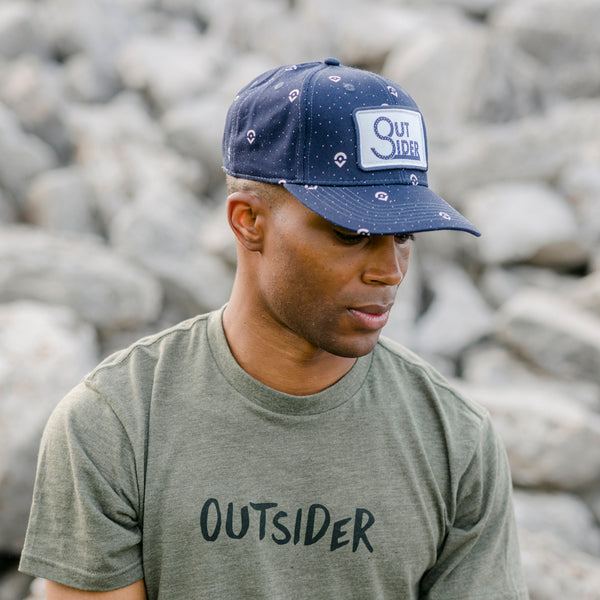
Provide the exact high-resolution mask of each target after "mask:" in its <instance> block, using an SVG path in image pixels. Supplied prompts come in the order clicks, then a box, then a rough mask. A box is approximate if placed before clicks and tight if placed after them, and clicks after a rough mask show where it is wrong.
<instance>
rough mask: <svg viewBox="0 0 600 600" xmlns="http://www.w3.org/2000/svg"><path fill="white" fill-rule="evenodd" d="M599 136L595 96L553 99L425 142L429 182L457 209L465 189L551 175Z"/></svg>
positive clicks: (544, 179) (599, 115) (599, 117)
mask: <svg viewBox="0 0 600 600" xmlns="http://www.w3.org/2000/svg"><path fill="white" fill-rule="evenodd" d="M430 137H431V136H430ZM599 139H600V102H599V101H598V100H597V99H594V100H585V101H584V100H581V101H572V102H569V103H568V104H558V105H556V106H554V107H552V108H551V109H549V110H547V111H545V112H540V113H539V114H535V115H531V116H528V117H523V118H521V119H516V120H514V121H510V122H508V123H504V124H502V125H498V124H492V125H480V126H479V127H474V126H472V125H471V126H469V127H465V128H464V129H463V130H462V131H461V132H460V135H456V136H454V137H453V138H450V139H449V140H447V141H446V142H445V143H438V144H430V145H429V155H430V156H429V161H430V164H431V165H432V169H431V171H432V172H431V173H430V175H431V177H430V185H432V187H433V189H435V190H436V192H437V193H439V194H441V195H442V197H443V198H445V199H446V200H448V201H449V202H450V203H451V204H453V205H454V206H456V207H457V208H459V209H460V207H461V206H462V204H463V198H464V196H465V195H466V194H467V193H468V192H470V191H471V190H473V189H476V188H478V187H482V186H484V185H487V184H490V183H495V182H503V181H517V180H523V181H535V180H540V181H541V182H548V181H553V180H555V179H556V178H557V177H558V175H559V174H560V173H561V171H562V170H563V169H564V168H565V166H566V165H568V164H571V161H572V158H573V156H577V155H578V153H579V150H580V149H581V148H582V147H586V146H589V145H592V146H598V140H599Z"/></svg>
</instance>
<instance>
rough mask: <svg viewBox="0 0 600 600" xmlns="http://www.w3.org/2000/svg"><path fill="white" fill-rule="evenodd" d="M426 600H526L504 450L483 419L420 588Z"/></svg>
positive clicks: (490, 425)
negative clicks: (446, 524) (449, 522)
mask: <svg viewBox="0 0 600 600" xmlns="http://www.w3.org/2000/svg"><path fill="white" fill-rule="evenodd" d="M420 597H422V598H424V599H426V600H464V599H465V598H469V600H484V599H485V600H527V598H528V597H529V596H528V593H527V589H526V586H525V582H524V578H523V573H522V569H521V560H520V552H519V544H518V538H517V527H516V523H515V517H514V509H513V504H512V482H511V476H510V468H509V465H508V460H507V457H506V452H505V450H504V446H503V445H502V443H501V441H500V439H499V438H498V436H497V434H496V432H495V430H494V428H493V427H492V424H491V422H490V420H489V418H488V419H486V420H485V421H484V423H483V425H482V428H481V431H480V436H479V439H478V442H477V443H476V444H475V448H474V451H473V452H472V456H471V460H470V461H469V462H468V466H467V468H466V470H465V471H464V473H463V475H462V477H461V478H460V481H459V482H458V493H457V499H456V507H455V515H454V519H453V522H452V525H451V527H450V530H449V532H448V534H447V536H446V538H445V540H444V543H443V546H442V547H441V549H440V551H439V553H438V557H437V561H436V564H435V565H434V567H433V568H432V569H431V570H430V571H428V573H427V574H426V575H425V577H424V578H423V580H422V582H421V596H420Z"/></svg>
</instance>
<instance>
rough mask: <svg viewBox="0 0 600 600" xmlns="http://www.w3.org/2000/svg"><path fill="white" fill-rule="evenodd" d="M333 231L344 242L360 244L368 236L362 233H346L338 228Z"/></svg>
mask: <svg viewBox="0 0 600 600" xmlns="http://www.w3.org/2000/svg"><path fill="white" fill-rule="evenodd" d="M333 232H334V234H335V237H336V238H337V239H338V240H340V242H343V243H344V244H359V243H360V242H362V241H363V240H364V239H365V237H367V236H365V235H363V234H362V233H346V232H344V231H338V230H337V229H334V230H333Z"/></svg>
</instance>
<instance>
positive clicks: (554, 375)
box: [0, 0, 600, 600]
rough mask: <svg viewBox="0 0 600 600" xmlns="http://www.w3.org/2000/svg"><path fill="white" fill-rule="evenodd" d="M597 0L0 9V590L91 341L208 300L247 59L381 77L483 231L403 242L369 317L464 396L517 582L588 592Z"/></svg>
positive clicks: (218, 283) (599, 454) (596, 477)
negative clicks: (479, 423)
mask: <svg viewBox="0 0 600 600" xmlns="http://www.w3.org/2000/svg"><path fill="white" fill-rule="evenodd" d="M599 30H600V2H599V1H598V0H569V1H568V2H565V1H564V0H414V1H412V2H411V1H409V0H406V1H404V2H403V1H401V0H369V2H367V1H359V0H287V1H284V0H37V1H36V0H2V1H1V2H0V600H15V599H22V598H24V597H26V596H29V598H34V597H35V598H43V590H42V589H41V587H40V582H38V581H35V582H33V585H31V584H32V582H31V580H30V579H29V578H27V577H25V576H23V575H21V574H18V573H17V571H16V560H17V557H18V554H19V552H20V548H21V545H22V542H23V535H24V530H25V524H26V518H27V514H28V509H29V502H30V495H31V487H32V480H33V473H34V466H35V458H36V453H37V448H38V444H39V439H40V435H41V432H42V428H43V425H44V423H45V421H46V419H47V417H48V415H49V413H50V411H51V410H52V408H53V407H54V406H55V404H56V403H57V402H58V401H59V399H60V398H61V397H62V395H63V394H64V393H65V392H66V391H67V390H68V389H70V387H72V386H73V385H74V384H75V383H76V382H77V381H78V380H79V379H80V378H81V377H82V375H83V374H85V373H86V372H87V371H88V370H90V369H91V368H93V366H94V365H95V364H96V363H97V362H98V361H99V360H100V359H101V358H102V357H104V356H106V354H107V353H109V352H111V351H112V350H114V349H117V348H119V347H122V346H124V345H126V344H128V343H130V342H131V341H133V340H134V339H137V338H138V337H140V336H142V335H144V334H146V333H149V332H153V331H157V330H159V329H161V328H163V327H165V326H167V325H170V324H173V323H175V322H177V321H179V320H181V319H183V318H186V317H188V316H191V315H193V314H195V313H198V312H204V311H207V310H209V309H212V308H215V307H218V306H220V305H221V304H222V303H223V302H225V300H226V299H227V296H228V292H229V290H230V287H231V282H232V276H233V272H234V265H235V255H234V246H233V236H232V235H230V234H229V231H228V229H227V226H226V223H225V220H224V212H223V206H224V197H225V195H224V189H223V177H222V173H221V170H220V164H221V162H220V139H221V130H222V126H223V121H224V114H225V111H226V109H227V107H228V105H229V103H230V102H231V100H232V98H233V97H234V95H235V93H236V92H237V91H238V89H239V88H241V87H242V86H243V85H244V84H245V83H246V82H247V81H249V80H250V79H251V78H252V77H254V76H255V75H257V74H258V73H260V72H262V71H264V70H266V69H267V68H270V67H273V66H277V65H279V64H282V63H293V62H302V61H305V60H322V59H324V58H325V57H327V56H335V57H337V58H339V59H341V60H342V62H343V63H345V64H349V65H354V66H358V67H363V68H368V69H371V70H375V71H378V72H380V73H382V74H384V75H386V76H388V77H389V78H391V79H393V80H395V81H397V82H399V83H400V84H401V85H403V86H404V87H405V88H406V89H407V90H408V91H409V92H410V93H411V94H412V95H413V96H414V97H415V99H416V100H417V102H418V103H419V105H420V106H421V108H422V110H423V112H424V115H425V119H426V122H427V125H428V131H429V145H430V165H431V167H430V185H431V186H432V187H433V188H434V189H435V190H436V191H438V192H439V193H440V194H442V195H443V196H444V197H445V198H446V199H447V200H448V201H450V202H451V203H452V204H454V205H455V206H456V207H457V208H459V209H460V210H462V211H463V212H464V213H465V214H466V215H467V216H468V217H470V218H471V219H472V220H473V221H474V222H475V223H476V224H477V225H478V226H479V228H480V229H481V231H482V232H483V237H482V238H480V239H477V240H476V239H475V238H472V237H471V236H468V235H466V234H461V233H456V232H453V233H449V232H440V233H433V234H421V235H419V236H418V240H417V243H416V248H415V254H414V261H413V263H412V265H411V271H410V273H409V277H407V280H406V281H405V283H404V285H403V288H402V290H401V293H400V298H399V300H398V305H397V307H396V309H395V313H394V315H393V319H392V321H391V323H390V324H389V325H388V328H387V335H389V336H391V337H394V338H396V339H397V340H399V341H401V342H403V343H405V344H406V345H408V346H409V347H411V348H413V349H415V350H417V351H418V352H420V353H421V354H423V355H424V356H426V357H427V358H429V359H430V360H431V361H432V362H434V363H435V364H436V365H437V366H438V367H439V368H440V369H441V370H442V371H443V372H445V373H446V374H447V375H448V376H450V377H452V378H453V379H454V380H455V381H456V383H457V385H459V386H460V387H462V388H464V390H465V391H466V392H467V393H468V394H470V395H471V396H472V397H473V398H475V399H476V400H478V401H480V402H481V403H483V404H484V405H485V406H487V407H488V408H489V410H490V411H491V413H492V414H493V416H494V419H495V422H496V424H497V427H498V429H499V431H500V433H501V434H502V436H503V438H504V441H505V444H506V447H507V451H508V454H509V458H510V462H511V466H512V470H513V477H514V483H515V502H516V510H517V517H518V521H519V526H520V532H521V545H522V553H523V562H524V567H525V572H526V577H527V582H528V585H529V588H530V593H531V598H532V600H555V599H556V600H558V599H560V600H586V599H599V598H600V528H599V522H600V36H599V35H598V31H599Z"/></svg>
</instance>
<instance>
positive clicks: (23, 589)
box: [0, 560, 31, 600]
mask: <svg viewBox="0 0 600 600" xmlns="http://www.w3.org/2000/svg"><path fill="white" fill-rule="evenodd" d="M2 562H5V561H4V560H3V561H2ZM0 566H4V565H0ZM30 585H31V577H29V576H28V575H25V574H23V573H19V571H17V565H16V564H15V565H14V567H13V566H12V565H10V566H9V568H8V569H6V570H4V569H0V600H20V599H21V598H24V597H25V596H26V595H27V593H28V590H29V588H30Z"/></svg>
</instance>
